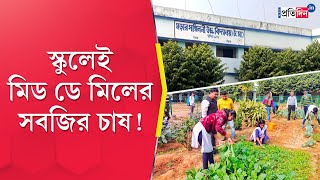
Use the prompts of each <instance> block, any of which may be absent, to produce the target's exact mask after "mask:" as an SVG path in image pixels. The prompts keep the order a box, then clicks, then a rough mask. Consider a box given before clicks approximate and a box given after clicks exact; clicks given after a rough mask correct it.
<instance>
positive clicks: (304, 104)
mask: <svg viewBox="0 0 320 180" xmlns="http://www.w3.org/2000/svg"><path fill="white" fill-rule="evenodd" d="M262 103H263V104H264V105H265V106H266V109H267V113H268V120H269V121H271V117H270V114H271V109H276V106H275V103H274V101H273V98H272V93H271V92H269V93H268V94H267V95H266V97H265V99H264V100H263V102H262ZM312 103H313V100H312V96H311V94H309V93H308V91H306V90H305V91H304V92H303V96H302V97H301V100H300V104H301V109H303V111H304V118H303V121H302V124H301V128H304V124H305V122H306V120H311V117H312V114H313V115H314V117H315V119H316V120H317V122H318V124H319V125H320V118H319V116H318V110H319V108H318V107H317V106H315V105H313V104H312ZM297 108H299V107H298V100H297V97H296V96H295V94H294V92H291V93H290V96H289V97H288V99H287V109H288V118H287V119H288V121H290V120H291V114H292V113H293V114H294V116H293V119H294V120H296V113H295V112H296V109H297Z"/></svg>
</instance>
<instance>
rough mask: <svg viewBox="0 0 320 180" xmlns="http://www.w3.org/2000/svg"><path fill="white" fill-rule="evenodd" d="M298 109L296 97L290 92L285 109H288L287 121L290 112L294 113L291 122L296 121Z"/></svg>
mask: <svg viewBox="0 0 320 180" xmlns="http://www.w3.org/2000/svg"><path fill="white" fill-rule="evenodd" d="M297 108H298V102H297V97H296V96H295V95H294V92H293V91H292V92H290V96H289V97H288V100H287V109H288V121H290V118H291V112H293V113H294V117H293V120H296V109H297Z"/></svg>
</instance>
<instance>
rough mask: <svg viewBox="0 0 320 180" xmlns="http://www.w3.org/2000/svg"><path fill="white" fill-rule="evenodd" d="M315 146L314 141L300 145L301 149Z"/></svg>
mask: <svg viewBox="0 0 320 180" xmlns="http://www.w3.org/2000/svg"><path fill="white" fill-rule="evenodd" d="M315 144H316V141H314V140H308V141H307V142H306V143H304V144H302V147H312V146H314V145H315Z"/></svg>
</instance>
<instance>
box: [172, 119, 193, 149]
mask: <svg viewBox="0 0 320 180" xmlns="http://www.w3.org/2000/svg"><path fill="white" fill-rule="evenodd" d="M197 122H198V120H197V119H193V118H188V119H187V120H186V121H185V122H183V123H182V125H181V126H180V128H178V129H177V131H176V141H177V142H178V143H181V144H183V145H184V146H185V147H186V148H188V150H191V144H190V142H191V132H192V129H193V127H194V126H195V124H196V123H197Z"/></svg>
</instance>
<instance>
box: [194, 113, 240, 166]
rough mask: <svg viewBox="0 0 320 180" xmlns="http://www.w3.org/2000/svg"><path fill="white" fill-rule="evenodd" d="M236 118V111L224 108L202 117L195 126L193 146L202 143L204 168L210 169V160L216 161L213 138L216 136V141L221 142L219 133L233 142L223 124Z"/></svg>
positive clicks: (195, 146)
mask: <svg viewBox="0 0 320 180" xmlns="http://www.w3.org/2000/svg"><path fill="white" fill-rule="evenodd" d="M234 118H236V111H234V110H228V109H222V110H219V111H217V112H216V113H213V114H210V115H208V116H206V117H204V118H202V119H201V120H200V121H199V122H198V123H197V124H196V125H195V127H194V128H193V131H192V143H191V146H192V147H194V148H198V145H199V144H200V146H201V152H202V161H203V169H208V162H209V163H210V164H213V163H214V160H213V145H212V138H215V140H216V142H218V144H221V141H220V139H219V138H218V133H219V134H221V135H222V136H224V137H226V138H227V139H228V142H229V143H231V144H233V141H232V139H231V137H230V135H229V134H227V132H226V131H225V130H224V128H223V126H224V125H225V124H226V123H227V121H232V120H233V119H234Z"/></svg>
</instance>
